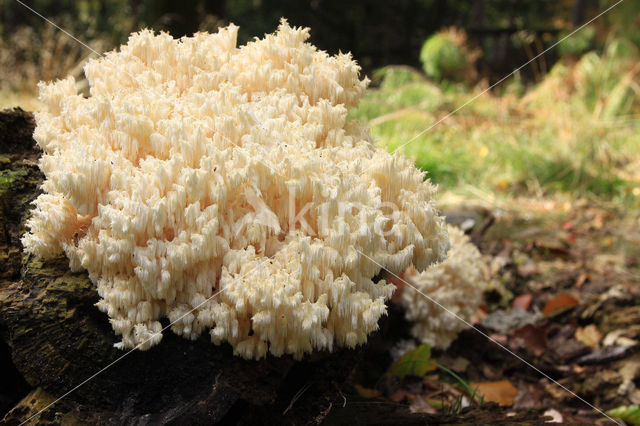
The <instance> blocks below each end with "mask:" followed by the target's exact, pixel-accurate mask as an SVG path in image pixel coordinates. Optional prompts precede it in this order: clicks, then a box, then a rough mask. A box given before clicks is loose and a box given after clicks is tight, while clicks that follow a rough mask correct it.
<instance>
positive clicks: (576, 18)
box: [571, 0, 587, 28]
mask: <svg viewBox="0 0 640 426" xmlns="http://www.w3.org/2000/svg"><path fill="white" fill-rule="evenodd" d="M586 11H587V0H574V1H573V8H572V9H571V24H572V25H573V27H574V28H577V27H579V26H580V25H582V24H583V23H584V16H585V13H586Z"/></svg>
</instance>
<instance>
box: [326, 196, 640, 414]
mask: <svg viewBox="0 0 640 426" xmlns="http://www.w3.org/2000/svg"><path fill="white" fill-rule="evenodd" d="M464 205H465V207H464V208H460V207H448V208H447V207H445V208H444V212H445V214H447V215H448V218H449V220H450V221H452V222H454V223H457V224H464V226H466V227H469V234H470V235H471V236H472V238H473V239H474V241H475V242H476V244H478V246H479V248H480V249H481V252H482V253H483V254H484V255H486V256H487V261H488V262H489V264H490V268H491V273H492V281H491V283H490V289H489V290H488V291H487V292H486V293H485V303H484V304H483V305H482V306H481V309H480V310H479V311H478V312H477V313H476V315H475V316H474V318H473V322H474V325H475V327H477V329H478V330H480V331H482V332H483V333H486V334H487V335H489V336H490V337H491V338H492V339H494V340H495V341H496V342H498V343H500V344H501V345H503V346H504V347H505V348H507V349H508V350H510V351H512V352H513V353H515V354H517V355H518V356H520V357H521V358H522V359H524V360H526V361H527V362H529V363H531V364H532V365H533V366H535V367H536V368H537V369H539V370H540V371H542V372H544V373H545V374H546V375H548V376H549V377H552V378H553V379H554V380H556V381H557V382H558V383H559V384H561V385H562V386H564V387H565V388H566V389H567V390H565V389H562V388H561V387H560V386H559V385H558V384H554V383H552V382H551V381H550V380H549V379H548V378H545V377H543V375H542V374H541V373H540V372H537V371H535V370H534V369H533V368H531V367H530V366H527V365H526V364H525V363H523V362H522V361H521V360H519V359H517V358H516V356H514V355H513V354H510V353H509V352H508V351H507V350H505V349H504V348H500V347H499V346H498V345H496V344H495V343H494V342H491V341H490V340H488V339H487V337H485V336H483V335H482V334H481V333H478V331H476V330H471V329H469V330H465V331H463V332H462V333H461V334H460V335H459V337H458V339H457V340H456V341H454V342H453V344H452V345H451V346H450V347H449V349H448V350H446V351H444V352H443V351H435V350H434V352H433V354H432V358H431V360H432V361H434V362H435V363H437V364H438V365H440V366H443V367H445V368H446V369H449V370H450V371H451V372H453V373H455V374H456V375H457V376H459V378H460V379H462V381H463V382H464V383H466V384H467V385H469V386H470V388H472V389H474V390H475V391H476V392H477V393H478V394H479V395H480V396H482V397H483V400H484V404H482V403H479V402H478V399H477V398H472V394H471V393H470V392H469V390H468V389H469V388H466V389H465V387H464V386H463V385H461V384H460V382H459V381H458V380H456V378H455V377H454V376H453V375H452V374H451V373H449V372H445V371H444V370H443V369H437V370H436V369H427V370H431V371H428V372H426V374H424V375H423V377H416V376H412V375H408V376H405V377H403V378H402V379H399V378H397V377H392V376H393V375H390V374H385V369H387V368H389V366H390V365H391V364H392V362H393V358H392V356H391V355H390V353H391V352H393V350H392V348H393V347H397V346H398V345H402V346H405V347H406V346H407V345H411V343H407V340H405V339H407V338H409V337H408V334H405V335H402V333H386V332H385V329H384V327H383V330H382V333H381V335H380V337H379V339H378V342H377V344H375V345H376V346H377V348H378V352H377V355H372V356H371V360H370V362H368V363H367V362H365V363H364V364H363V366H362V368H360V370H359V371H356V372H355V373H354V374H353V376H352V378H351V388H350V389H351V395H346V396H345V403H346V404H348V402H349V401H350V400H352V401H353V403H354V404H364V406H367V404H376V405H377V406H379V405H380V404H382V405H385V404H388V405H389V406H390V407H399V406H400V405H404V406H405V407H407V406H408V409H409V410H410V411H411V412H416V413H418V412H420V413H431V414H432V415H434V416H435V417H433V418H432V419H431V420H430V421H433V422H438V423H439V422H443V423H449V422H451V423H460V422H462V423H464V422H471V423H473V422H477V421H478V420H479V419H482V423H485V422H500V421H504V422H509V419H511V421H513V422H518V423H520V422H522V423H526V421H531V422H533V423H539V422H540V419H541V417H540V416H541V415H542V414H544V415H547V416H549V418H548V419H546V420H551V419H553V420H555V421H561V422H568V423H572V422H578V423H580V422H589V423H592V422H596V423H600V424H611V423H608V422H610V420H607V419H606V417H604V416H603V415H601V414H600V413H598V412H597V411H595V410H594V409H593V408H592V407H590V406H589V405H587V404H586V403H585V402H583V401H580V400H579V399H578V398H577V397H576V396H575V395H572V393H571V392H573V393H575V394H577V395H578V396H580V397H581V398H583V399H584V400H586V401H588V402H590V403H591V404H593V406H595V407H598V408H599V409H601V410H603V411H605V412H606V411H607V410H610V409H614V408H616V407H620V406H629V405H631V404H640V389H637V388H636V387H637V386H638V385H640V381H639V380H638V379H640V351H638V349H639V348H640V346H639V345H638V340H639V338H640V304H639V301H640V227H639V226H638V225H640V214H639V213H638V212H637V211H634V210H627V209H625V208H623V207H622V206H621V205H619V204H614V203H604V202H594V201H589V202H588V201H550V200H544V201H541V200H530V199H521V200H517V201H511V202H505V203H501V205H499V206H496V205H495V204H494V205H493V206H491V207H488V208H487V207H468V205H467V204H464ZM403 291H411V290H409V289H406V288H405V289H404V290H403ZM398 315H399V316H400V317H401V314H398ZM393 318H394V313H393V310H392V312H391V313H390V321H399V320H398V319H397V318H396V319H393ZM454 320H455V319H452V321H454ZM400 321H401V319H400ZM389 329H394V330H397V329H398V328H397V326H395V325H394V326H393V327H389ZM385 351H386V354H385ZM372 353H376V351H375V350H374V351H373V352H372ZM385 356H386V358H385ZM427 357H428V355H427ZM425 361H426V362H429V360H428V359H427V360H425ZM491 402H493V403H494V404H491ZM487 404H489V405H488V406H487ZM495 404H498V405H499V406H500V409H498V406H496V405H495ZM345 407H346V405H345ZM483 407H484V409H483ZM487 407H492V409H488V410H487V409H486V408H487ZM338 411H340V410H339V409H338ZM527 413H529V414H528V415H527ZM634 413H635V412H633V411H629V412H627V413H626V414H627V416H630V415H633V414H634ZM635 414H636V416H637V415H638V413H635ZM513 416H519V417H513ZM628 419H629V418H627V420H628Z"/></svg>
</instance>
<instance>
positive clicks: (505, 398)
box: [471, 380, 518, 407]
mask: <svg viewBox="0 0 640 426" xmlns="http://www.w3.org/2000/svg"><path fill="white" fill-rule="evenodd" d="M471 389H475V391H476V393H477V394H478V395H480V396H482V397H483V398H484V400H485V401H489V402H496V403H498V404H500V405H502V406H503V407H511V406H512V405H513V402H514V401H515V399H516V396H517V395H518V389H516V387H515V386H513V385H512V384H511V382H510V381H508V380H500V381H498V382H475V383H471Z"/></svg>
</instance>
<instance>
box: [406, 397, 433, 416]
mask: <svg viewBox="0 0 640 426" xmlns="http://www.w3.org/2000/svg"><path fill="white" fill-rule="evenodd" d="M409 411H410V412H412V413H429V414H435V413H436V412H437V411H436V409H435V408H433V407H432V406H431V405H429V403H428V402H427V401H426V400H425V399H424V398H423V397H422V396H420V395H416V397H415V398H414V400H413V401H411V404H409Z"/></svg>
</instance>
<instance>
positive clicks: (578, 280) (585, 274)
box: [574, 272, 589, 288]
mask: <svg viewBox="0 0 640 426" xmlns="http://www.w3.org/2000/svg"><path fill="white" fill-rule="evenodd" d="M588 279H589V273H588V272H583V273H581V274H580V275H578V278H576V282H575V284H574V285H575V286H576V288H580V287H582V285H583V284H584V283H585V282H587V280H588Z"/></svg>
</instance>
